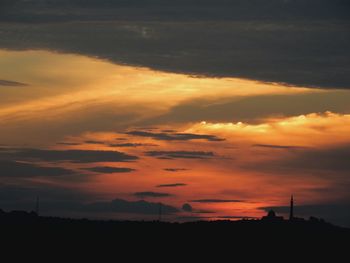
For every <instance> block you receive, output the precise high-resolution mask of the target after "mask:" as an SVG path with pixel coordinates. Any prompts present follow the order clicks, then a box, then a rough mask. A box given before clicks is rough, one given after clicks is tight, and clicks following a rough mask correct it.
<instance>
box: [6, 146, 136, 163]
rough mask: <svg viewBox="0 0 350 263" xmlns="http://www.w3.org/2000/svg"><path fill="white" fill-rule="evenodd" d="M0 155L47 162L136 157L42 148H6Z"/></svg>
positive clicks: (104, 160)
mask: <svg viewBox="0 0 350 263" xmlns="http://www.w3.org/2000/svg"><path fill="white" fill-rule="evenodd" d="M0 157H3V158H12V159H39V160H43V161H48V162H54V161H71V162H77V163H89V162H127V161H134V160H137V159H138V157H136V156H132V155H127V154H125V153H122V152H117V151H89V150H42V149H7V150H6V151H1V152H0Z"/></svg>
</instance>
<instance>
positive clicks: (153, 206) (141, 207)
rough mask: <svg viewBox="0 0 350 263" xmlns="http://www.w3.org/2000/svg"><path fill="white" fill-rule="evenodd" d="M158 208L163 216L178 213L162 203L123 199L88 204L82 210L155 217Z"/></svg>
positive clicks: (173, 208) (174, 208) (175, 209)
mask: <svg viewBox="0 0 350 263" xmlns="http://www.w3.org/2000/svg"><path fill="white" fill-rule="evenodd" d="M160 207H161V209H162V213H163V214H173V213H176V212H178V209H177V208H176V207H173V206H170V205H166V204H162V203H152V202H147V201H144V200H141V201H126V200H123V199H115V200H113V201H111V202H98V203H92V204H88V205H85V206H84V210H86V211H90V212H102V213H106V212H112V213H132V214H146V215H155V214H158V213H159V209H160Z"/></svg>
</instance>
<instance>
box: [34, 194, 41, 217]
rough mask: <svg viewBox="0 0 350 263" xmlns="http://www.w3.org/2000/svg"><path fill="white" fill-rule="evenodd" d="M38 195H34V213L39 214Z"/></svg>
mask: <svg viewBox="0 0 350 263" xmlns="http://www.w3.org/2000/svg"><path fill="white" fill-rule="evenodd" d="M39 202H40V200H39V196H37V197H36V203H35V213H36V214H37V215H38V216H39V208H40V207H39Z"/></svg>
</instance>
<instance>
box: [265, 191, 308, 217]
mask: <svg viewBox="0 0 350 263" xmlns="http://www.w3.org/2000/svg"><path fill="white" fill-rule="evenodd" d="M261 220H263V221H270V222H277V221H283V220H284V218H283V216H277V215H276V213H275V211H273V210H272V209H271V210H270V211H269V212H268V213H267V215H266V216H263V217H262V218H261ZM303 220H304V219H303V218H297V217H295V216H294V196H293V195H292V196H291V198H290V207H289V221H303Z"/></svg>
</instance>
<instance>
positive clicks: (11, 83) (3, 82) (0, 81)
mask: <svg viewBox="0 0 350 263" xmlns="http://www.w3.org/2000/svg"><path fill="white" fill-rule="evenodd" d="M0 86H8V87H24V86H28V84H25V83H21V82H16V81H11V80H3V79H0Z"/></svg>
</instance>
